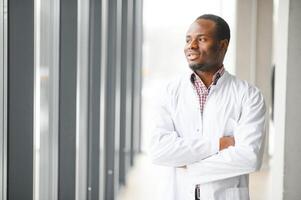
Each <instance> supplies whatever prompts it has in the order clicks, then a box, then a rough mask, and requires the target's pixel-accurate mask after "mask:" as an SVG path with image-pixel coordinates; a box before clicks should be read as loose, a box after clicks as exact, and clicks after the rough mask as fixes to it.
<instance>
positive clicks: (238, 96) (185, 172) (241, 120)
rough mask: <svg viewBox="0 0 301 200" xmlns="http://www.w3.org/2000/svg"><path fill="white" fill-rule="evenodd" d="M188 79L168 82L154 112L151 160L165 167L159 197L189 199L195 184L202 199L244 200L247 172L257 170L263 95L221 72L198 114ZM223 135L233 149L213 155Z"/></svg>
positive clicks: (188, 77) (167, 199)
mask: <svg viewBox="0 0 301 200" xmlns="http://www.w3.org/2000/svg"><path fill="white" fill-rule="evenodd" d="M190 75H191V73H189V74H186V75H184V76H183V77H181V78H179V79H177V80H174V81H172V82H170V83H169V84H168V85H167V87H166V88H165V89H164V91H163V93H162V94H160V95H158V96H157V99H158V103H157V104H156V107H155V108H154V109H155V113H156V115H155V117H154V118H153V120H154V121H153V123H154V129H153V130H152V136H151V142H150V155H151V159H152V161H153V163H155V164H159V165H165V166H169V167H170V175H169V178H170V184H169V188H167V189H166V195H167V197H164V199H165V200H194V188H195V185H196V184H200V188H201V189H200V191H201V199H203V200H228V199H229V200H248V199H249V189H248V185H249V175H248V174H249V173H251V172H254V171H256V170H258V169H259V168H260V165H261V160H262V154H263V151H262V150H263V145H264V132H265V131H264V121H265V104H264V99H263V96H262V94H261V93H260V91H259V90H258V89H257V88H256V87H255V86H252V85H250V84H248V83H247V82H246V81H241V80H239V79H237V78H236V77H234V76H232V75H231V74H229V73H228V72H227V71H225V73H224V74H223V76H222V77H221V78H220V79H219V80H218V82H217V84H216V85H215V86H212V88H211V90H210V93H209V96H208V98H207V102H206V104H205V108H204V111H203V115H201V112H200V108H199V102H198V98H197V93H196V91H195V89H194V87H193V85H192V83H191V81H190ZM225 135H233V136H234V138H235V146H231V147H229V148H227V149H224V150H222V151H219V138H220V137H222V136H225ZM185 165H186V166H187V168H186V169H184V168H178V167H179V166H185ZM158 181H160V180H158Z"/></svg>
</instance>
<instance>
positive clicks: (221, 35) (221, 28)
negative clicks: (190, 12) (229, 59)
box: [195, 14, 230, 42]
mask: <svg viewBox="0 0 301 200" xmlns="http://www.w3.org/2000/svg"><path fill="white" fill-rule="evenodd" d="M200 19H207V20H211V21H213V22H215V24H216V37H217V39H218V40H224V39H227V40H228V42H230V28H229V25H228V23H227V22H226V21H225V20H224V19H223V18H221V17H219V16H217V15H213V14H205V15H201V16H199V17H198V18H197V19H196V20H195V21H197V20H200Z"/></svg>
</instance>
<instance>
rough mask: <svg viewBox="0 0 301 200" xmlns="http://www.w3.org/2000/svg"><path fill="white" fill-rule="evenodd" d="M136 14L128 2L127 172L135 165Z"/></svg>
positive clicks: (132, 1)
mask: <svg viewBox="0 0 301 200" xmlns="http://www.w3.org/2000/svg"><path fill="white" fill-rule="evenodd" d="M133 13H134V0H128V5H127V14H128V15H127V40H126V41H127V50H126V51H127V62H126V63H127V66H126V68H127V71H126V76H127V80H126V93H127V95H126V115H127V116H126V140H125V149H126V150H125V152H126V153H125V165H126V166H125V168H126V171H128V169H129V168H130V166H132V165H133V160H134V157H133V153H132V152H133V123H132V120H133V117H132V116H133V101H132V99H133V76H134V75H133V68H134V65H133V64H134V63H133V57H134V51H133V49H134V46H133V39H134V38H133V31H134V27H133V17H134V15H133Z"/></svg>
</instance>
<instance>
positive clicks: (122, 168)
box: [119, 0, 128, 185]
mask: <svg viewBox="0 0 301 200" xmlns="http://www.w3.org/2000/svg"><path fill="white" fill-rule="evenodd" d="M127 9H128V0H123V1H122V11H121V12H122V22H121V23H122V30H121V37H122V38H121V66H120V67H121V80H120V81H121V91H120V98H121V102H120V145H119V149H120V155H119V183H120V184H121V185H124V184H125V182H126V153H127V148H126V135H127V129H126V127H127V124H126V121H127V118H126V116H127V112H126V102H127V92H126V91H127V69H128V67H127V27H128V26H127V15H128V14H127Z"/></svg>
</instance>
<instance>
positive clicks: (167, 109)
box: [149, 90, 219, 167]
mask: <svg viewBox="0 0 301 200" xmlns="http://www.w3.org/2000/svg"><path fill="white" fill-rule="evenodd" d="M163 93H164V94H161V95H157V97H158V98H160V100H159V101H158V102H157V103H156V105H155V106H154V113H155V114H154V117H153V118H152V120H153V121H152V124H153V126H152V127H153V128H152V131H151V139H150V146H149V154H150V157H151V160H152V162H153V163H154V164H158V165H164V166H170V167H179V166H185V165H187V164H191V163H193V162H196V161H199V160H202V159H204V158H206V157H209V156H211V155H213V154H216V153H217V152H218V150H219V144H218V142H216V144H213V143H212V142H211V141H210V140H209V138H206V137H201V136H197V137H180V136H179V134H178V133H177V131H176V130H175V127H174V123H173V119H172V116H171V106H172V104H173V103H172V101H173V97H172V95H171V94H170V92H169V91H168V90H167V91H165V92H163Z"/></svg>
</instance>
